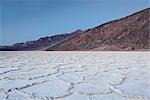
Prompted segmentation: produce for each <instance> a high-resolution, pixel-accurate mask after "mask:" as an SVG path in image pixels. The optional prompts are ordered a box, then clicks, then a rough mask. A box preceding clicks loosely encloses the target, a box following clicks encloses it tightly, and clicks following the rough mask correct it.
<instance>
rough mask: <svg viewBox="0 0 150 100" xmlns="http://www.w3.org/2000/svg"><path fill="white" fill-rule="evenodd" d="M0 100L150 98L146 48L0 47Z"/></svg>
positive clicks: (117, 99)
mask: <svg viewBox="0 0 150 100" xmlns="http://www.w3.org/2000/svg"><path fill="white" fill-rule="evenodd" d="M0 100H150V53H149V52H47V51H45V52H39V51H35V52H30V51H28V52H24V51H22V52H21V51H20V52H15V51H14V52H0Z"/></svg>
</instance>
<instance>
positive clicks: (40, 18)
mask: <svg viewBox="0 0 150 100" xmlns="http://www.w3.org/2000/svg"><path fill="white" fill-rule="evenodd" d="M148 2H149V1H148V0H0V45H12V44H14V43H17V42H25V41H29V40H37V39H39V38H41V37H45V36H52V35H56V34H62V33H70V32H73V31H75V30H77V29H82V30H86V29H88V28H93V27H96V26H98V25H101V24H103V23H106V22H109V21H112V20H115V19H119V18H122V17H125V16H127V15H130V14H132V13H135V12H137V11H140V10H143V9H145V8H148V7H149V4H148Z"/></svg>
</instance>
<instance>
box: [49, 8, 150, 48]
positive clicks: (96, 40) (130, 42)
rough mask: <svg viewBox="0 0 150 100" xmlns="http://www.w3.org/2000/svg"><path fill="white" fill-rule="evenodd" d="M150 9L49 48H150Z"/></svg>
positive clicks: (90, 30)
mask: <svg viewBox="0 0 150 100" xmlns="http://www.w3.org/2000/svg"><path fill="white" fill-rule="evenodd" d="M149 15H150V14H149V9H145V10H143V11H140V12H138V13H135V14H133V15H130V16H127V17H125V18H122V19H119V20H115V21H112V22H109V23H105V24H103V25H100V26H98V27H95V28H92V29H89V30H87V31H85V32H84V33H83V34H81V35H79V36H77V37H75V38H73V39H70V40H68V41H66V42H64V43H62V44H59V45H55V46H53V47H51V48H49V49H48V50H139V49H149V47H150V44H149V40H150V37H149V28H150V27H149V23H150V19H149Z"/></svg>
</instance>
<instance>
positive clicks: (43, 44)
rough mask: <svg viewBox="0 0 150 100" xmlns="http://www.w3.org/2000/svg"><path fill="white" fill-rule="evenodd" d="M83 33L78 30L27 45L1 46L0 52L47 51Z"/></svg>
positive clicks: (26, 43) (44, 38)
mask: <svg viewBox="0 0 150 100" xmlns="http://www.w3.org/2000/svg"><path fill="white" fill-rule="evenodd" d="M81 33H82V31H81V30H77V31H75V32H72V33H70V34H67V33H66V34H61V35H55V36H51V37H43V38H40V39H38V40H35V41H27V42H25V43H16V44H14V45H12V46H0V51H29V50H31V51H32V50H34V51H38V50H46V49H47V48H50V47H53V46H55V45H58V44H60V43H63V42H64V41H67V40H69V39H71V38H74V37H76V36H78V35H80V34H81Z"/></svg>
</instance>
